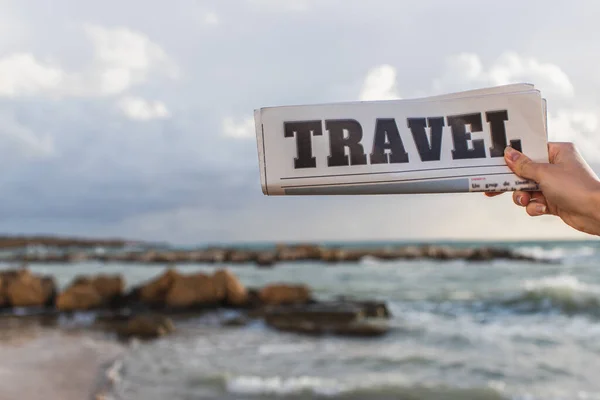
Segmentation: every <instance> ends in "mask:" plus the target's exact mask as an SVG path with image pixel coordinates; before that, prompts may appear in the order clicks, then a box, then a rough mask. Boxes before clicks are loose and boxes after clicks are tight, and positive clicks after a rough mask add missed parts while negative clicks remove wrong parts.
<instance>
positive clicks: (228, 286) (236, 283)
mask: <svg viewBox="0 0 600 400" xmlns="http://www.w3.org/2000/svg"><path fill="white" fill-rule="evenodd" d="M213 280H214V281H215V285H216V286H217V287H219V288H220V289H219V290H220V291H222V292H223V293H224V300H225V302H226V303H227V304H228V305H231V306H243V305H244V304H246V303H247V302H248V290H246V288H245V287H244V285H242V283H241V282H240V280H239V279H238V278H237V277H236V276H235V275H234V274H232V273H231V272H230V271H229V270H227V269H221V270H218V271H217V272H215V274H214V275H213Z"/></svg>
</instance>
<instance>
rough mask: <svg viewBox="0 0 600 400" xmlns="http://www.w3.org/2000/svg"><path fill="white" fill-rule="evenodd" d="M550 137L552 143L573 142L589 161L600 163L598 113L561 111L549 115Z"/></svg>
mask: <svg viewBox="0 0 600 400" xmlns="http://www.w3.org/2000/svg"><path fill="white" fill-rule="evenodd" d="M548 136H549V140H551V141H566V142H573V143H575V144H576V145H577V147H578V149H579V151H580V152H581V153H582V155H583V156H584V157H585V159H586V160H588V161H594V162H598V161H600V142H599V141H598V137H599V136H600V118H599V117H598V114H597V113H594V112H591V111H579V110H559V111H558V112H556V113H549V114H548Z"/></svg>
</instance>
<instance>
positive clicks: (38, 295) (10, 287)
mask: <svg viewBox="0 0 600 400" xmlns="http://www.w3.org/2000/svg"><path fill="white" fill-rule="evenodd" d="M3 280H5V283H4V288H5V289H6V291H5V296H6V299H7V300H8V304H10V305H11V306H13V307H31V306H43V305H45V304H46V303H47V301H48V298H49V297H50V295H51V292H50V291H49V290H48V287H47V286H46V285H47V284H43V283H42V279H41V278H40V277H37V276H34V275H33V274H32V273H31V272H30V271H29V270H27V269H23V270H19V271H17V272H16V274H12V273H9V274H7V275H6V276H5V277H3Z"/></svg>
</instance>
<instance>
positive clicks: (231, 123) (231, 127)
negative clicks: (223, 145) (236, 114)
mask: <svg viewBox="0 0 600 400" xmlns="http://www.w3.org/2000/svg"><path fill="white" fill-rule="evenodd" d="M223 134H224V135H225V136H227V137H231V138H235V139H251V138H254V137H255V129H254V118H253V117H247V118H244V119H242V120H239V121H236V120H235V119H233V118H231V117H227V118H225V119H224V120H223Z"/></svg>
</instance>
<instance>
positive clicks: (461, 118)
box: [448, 113, 485, 160]
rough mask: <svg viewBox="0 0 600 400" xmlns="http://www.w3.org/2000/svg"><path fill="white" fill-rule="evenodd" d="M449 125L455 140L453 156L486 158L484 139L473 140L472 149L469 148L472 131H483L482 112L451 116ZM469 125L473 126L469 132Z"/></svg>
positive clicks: (457, 157)
mask: <svg viewBox="0 0 600 400" xmlns="http://www.w3.org/2000/svg"><path fill="white" fill-rule="evenodd" d="M448 125H449V126H450V128H451V129H452V141H453V142H454V150H452V158H453V159H454V160H463V159H466V158H485V147H484V144H483V139H477V140H472V141H471V143H473V148H472V149H469V144H468V142H469V140H471V132H481V131H482V130H483V127H482V122H481V113H475V114H462V115H453V116H449V117H448ZM467 125H469V126H470V127H471V132H467V129H466V126H467Z"/></svg>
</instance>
